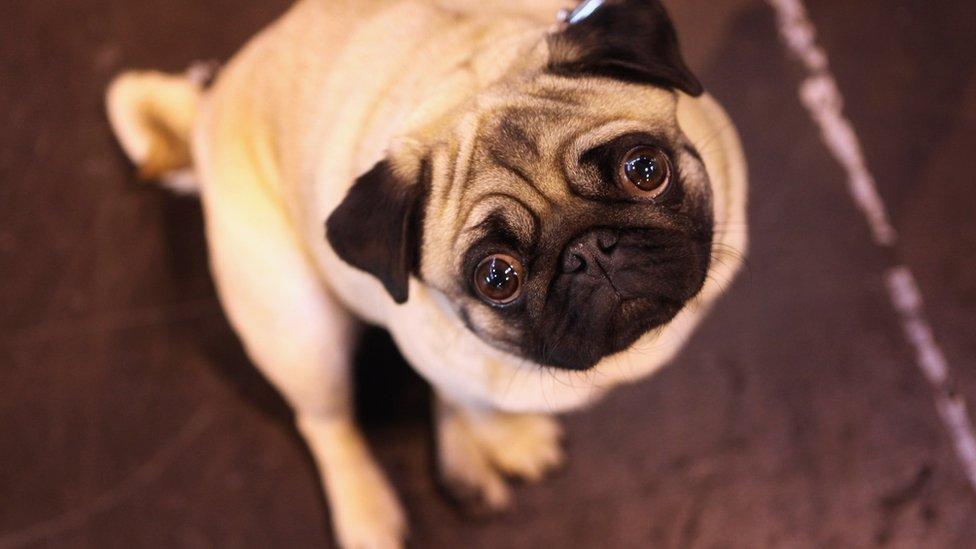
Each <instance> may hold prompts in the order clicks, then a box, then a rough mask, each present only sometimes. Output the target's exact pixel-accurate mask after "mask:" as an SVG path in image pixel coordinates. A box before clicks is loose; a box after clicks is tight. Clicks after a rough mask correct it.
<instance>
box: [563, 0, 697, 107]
mask: <svg viewBox="0 0 976 549" xmlns="http://www.w3.org/2000/svg"><path fill="white" fill-rule="evenodd" d="M549 70H550V71H552V72H554V73H557V74H565V75H590V76H605V77H610V78H616V79H620V80H626V81H628V82H638V83H645V84H654V85H657V86H664V87H668V88H676V89H679V90H681V91H683V92H685V93H687V94H689V95H694V96H698V95H701V94H702V92H703V91H704V90H703V89H702V85H701V83H700V82H699V81H698V78H696V77H695V75H694V74H692V73H691V70H689V69H688V66H687V65H686V64H685V62H684V59H682V57H681V51H680V48H679V47H678V36H677V33H676V32H675V30H674V25H673V24H672V23H671V19H670V18H669V17H668V14H667V11H665V9H664V6H663V5H661V2H660V1H659V0H602V2H601V1H600V0H589V1H587V2H583V3H582V4H580V6H579V7H578V8H577V9H576V11H574V12H572V13H571V14H570V15H569V17H568V19H567V25H566V27H565V28H564V29H562V30H560V31H558V32H556V33H554V34H551V35H550V36H549Z"/></svg>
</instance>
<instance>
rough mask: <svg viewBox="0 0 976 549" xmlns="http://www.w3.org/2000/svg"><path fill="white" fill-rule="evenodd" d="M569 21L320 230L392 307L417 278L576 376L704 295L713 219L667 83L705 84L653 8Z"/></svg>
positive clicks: (705, 184) (509, 346) (482, 330)
mask: <svg viewBox="0 0 976 549" xmlns="http://www.w3.org/2000/svg"><path fill="white" fill-rule="evenodd" d="M578 15H579V13H577V14H575V16H577V19H582V20H580V21H576V22H571V23H570V24H569V25H568V26H567V28H565V29H563V30H561V31H560V32H557V33H554V34H552V35H550V36H549V37H548V38H547V55H546V61H545V63H542V64H541V65H542V66H537V67H534V69H530V70H519V71H517V73H516V74H513V75H511V76H509V77H507V78H505V79H503V80H502V81H500V82H498V83H497V84H495V85H494V86H492V87H490V88H489V89H486V90H484V91H483V92H482V93H480V94H479V95H478V97H477V98H476V100H475V101H474V102H473V103H472V104H470V105H467V106H466V107H465V108H464V110H463V112H460V113H457V114H455V115H454V116H453V118H452V121H451V123H449V124H446V125H445V126H444V129H443V131H441V132H439V133H438V135H437V137H436V138H435V139H427V140H426V141H425V142H424V143H422V146H414V147H410V149H411V150H410V152H405V153H400V154H399V155H397V154H394V155H393V156H392V157H391V158H388V159H387V160H385V161H383V162H381V163H380V164H378V165H377V166H376V167H375V168H374V169H373V170H371V171H370V172H369V173H367V174H366V175H364V176H363V177H361V178H360V179H359V180H358V181H357V183H356V185H354V187H353V188H352V190H351V191H350V193H349V195H348V196H347V198H346V199H345V201H344V202H343V203H342V204H341V205H340V207H339V208H338V209H337V210H336V211H335V212H334V213H333V215H332V216H331V217H330V219H329V222H328V237H329V240H330V242H331V244H332V246H333V248H334V249H335V250H336V252H337V253H338V254H339V256H340V257H342V258H343V259H345V260H346V261H347V262H349V263H350V264H352V265H354V266H356V267H358V268H360V269H363V270H366V271H367V272H370V273H372V274H373V275H375V276H376V277H377V278H379V279H380V280H381V281H382V282H383V283H384V284H385V286H386V288H387V289H388V291H389V292H390V293H391V295H392V296H393V297H394V299H396V300H397V301H399V302H403V301H406V299H407V298H408V295H407V287H408V279H409V276H410V275H411V274H414V275H416V276H418V277H419V278H420V279H421V280H423V281H424V282H425V283H427V284H429V285H430V286H432V287H434V288H436V289H438V290H439V291H440V292H442V293H443V294H444V295H445V296H447V297H448V298H449V299H450V301H451V303H452V304H453V307H454V310H455V311H456V314H457V315H458V316H459V318H460V319H461V320H462V321H463V322H464V323H465V324H466V325H467V326H468V328H469V329H470V330H471V331H472V332H474V333H475V334H476V335H477V336H478V337H480V338H481V339H483V340H484V341H486V342H487V343H489V344H491V345H493V346H495V347H497V348H500V349H502V350H505V351H507V352H510V353H513V354H516V355H520V356H522V357H525V358H526V359H529V360H531V361H533V362H536V363H539V364H543V365H549V366H555V367H560V368H567V369H573V370H582V369H587V368H590V367H592V366H593V365H595V364H596V363H597V362H599V361H600V359H602V358H603V357H605V356H608V355H611V354H614V353H617V352H620V351H622V350H625V349H627V348H628V347H630V346H631V345H632V344H633V343H634V342H635V341H637V339H638V338H640V337H641V336H642V335H644V334H646V333H647V332H648V331H650V330H653V329H655V328H658V327H660V326H662V325H665V324H666V323H668V322H669V321H670V320H671V319H672V318H674V316H675V315H676V314H677V313H678V312H679V311H680V310H681V309H682V308H683V307H684V306H685V304H686V303H687V302H688V301H689V300H691V299H692V298H693V297H694V296H695V295H696V294H697V293H698V292H699V290H701V288H702V286H703V284H704V281H705V279H706V276H707V273H708V269H709V264H710V258H711V247H712V234H713V223H714V220H713V215H712V211H713V208H712V199H711V186H710V183H709V180H708V176H707V174H706V171H705V168H704V165H703V164H702V160H701V157H700V156H699V154H698V152H697V151H696V150H695V148H694V146H693V144H692V143H690V142H689V141H688V140H687V138H686V137H685V136H684V135H683V134H682V132H681V131H680V128H679V127H678V124H677V117H676V104H677V94H676V92H675V90H681V91H683V92H685V93H688V94H692V95H697V94H700V93H701V88H700V85H699V84H698V82H697V80H696V79H695V78H694V76H693V75H691V73H690V72H689V71H688V69H687V68H686V67H685V65H684V63H683V62H682V60H681V58H680V55H679V54H678V48H677V42H676V39H675V37H674V31H673V28H672V27H671V24H670V22H669V21H668V19H667V16H666V15H665V13H664V11H663V8H662V7H661V6H660V4H658V3H657V2H649V1H638V0H623V1H618V2H606V3H604V5H602V6H600V7H599V8H598V9H596V10H595V11H593V12H592V13H591V14H589V16H588V17H587V18H585V19H583V18H581V17H578ZM570 21H574V19H573V16H571V19H570Z"/></svg>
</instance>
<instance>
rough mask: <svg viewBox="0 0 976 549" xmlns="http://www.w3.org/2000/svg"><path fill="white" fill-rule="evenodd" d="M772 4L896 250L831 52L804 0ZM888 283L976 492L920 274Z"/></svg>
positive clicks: (827, 126) (864, 203)
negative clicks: (848, 115)
mask: <svg viewBox="0 0 976 549" xmlns="http://www.w3.org/2000/svg"><path fill="white" fill-rule="evenodd" d="M766 1H767V2H768V3H769V5H770V6H771V7H772V8H773V10H774V11H775V12H776V16H777V21H778V25H779V33H780V38H781V39H782V41H783V44H784V45H785V46H786V47H787V49H788V50H789V51H790V53H792V54H793V55H794V56H795V57H796V58H797V59H799V60H800V62H801V63H802V64H803V66H804V68H805V69H806V71H807V76H806V78H805V79H804V81H803V83H802V84H801V85H800V100H801V102H802V103H803V105H804V107H806V109H807V110H808V111H809V113H810V116H811V118H813V120H814V122H816V123H817V125H818V126H819V127H820V133H821V136H822V138H823V142H824V144H825V145H826V146H827V148H828V149H829V150H830V152H831V154H832V155H833V156H834V158H835V159H836V160H837V162H839V163H840V164H841V166H842V167H843V168H844V169H845V170H846V172H847V177H848V190H849V191H850V193H851V197H852V198H853V200H854V202H855V203H856V204H857V206H858V207H859V208H860V209H861V211H862V212H863V213H864V216H865V218H866V219H867V222H868V225H869V226H870V228H871V234H872V237H873V239H874V242H875V244H877V245H878V246H880V247H882V248H885V249H888V250H893V249H894V247H895V244H896V243H897V241H898V233H897V232H896V231H895V229H894V227H893V226H892V225H891V222H890V221H889V218H888V213H887V211H886V208H885V205H884V201H883V200H882V198H881V196H880V194H879V193H878V188H877V185H876V183H875V179H874V176H873V175H872V174H871V171H870V170H869V169H868V168H867V162H866V161H865V159H864V153H863V151H862V147H861V141H860V139H859V138H858V136H857V132H856V131H855V129H854V126H853V124H851V121H850V120H848V119H847V118H846V117H845V116H844V112H843V110H844V98H843V96H842V95H841V93H840V90H839V88H838V86H837V80H836V79H835V78H834V75H833V74H832V73H831V71H830V62H829V58H828V56H827V52H826V51H825V50H824V49H823V48H822V47H821V46H820V45H819V44H818V43H817V29H816V27H814V25H813V23H812V22H811V21H810V18H809V16H808V15H807V10H806V7H805V6H804V4H803V0H766ZM885 281H886V284H887V288H888V296H889V297H890V298H891V302H892V306H893V307H894V309H895V311H896V312H897V313H898V315H899V317H900V320H901V325H902V330H903V331H904V333H905V337H906V338H907V339H908V341H909V343H911V345H912V347H913V348H914V349H915V360H916V364H917V366H918V368H919V370H921V372H922V375H923V376H924V377H925V379H926V380H927V381H928V382H929V384H930V385H931V387H932V389H933V392H934V396H935V404H936V409H937V410H938V413H939V416H940V417H941V419H942V422H943V423H944V425H945V428H946V430H947V431H948V434H949V437H950V438H951V440H952V445H953V447H954V449H955V451H956V456H957V457H958V459H959V461H960V462H961V464H962V467H963V470H964V473H965V475H966V477H967V479H968V480H969V483H970V486H971V487H972V488H973V490H976V430H974V429H973V423H972V420H971V418H970V416H969V413H968V411H967V406H966V401H965V399H964V398H963V397H962V395H959V394H958V393H956V391H955V390H954V389H953V378H952V375H951V371H950V368H949V363H948V361H947V360H946V358H945V353H943V352H942V349H941V348H940V347H939V345H938V343H937V342H936V341H935V336H934V334H933V332H932V326H931V324H930V323H929V321H928V319H927V318H926V316H925V312H924V309H925V304H924V301H923V299H922V295H921V293H920V292H919V289H918V284H917V282H916V281H915V275H913V274H912V271H911V269H909V268H908V267H907V266H905V265H896V266H894V267H892V268H891V269H889V270H888V271H887V272H886V273H885Z"/></svg>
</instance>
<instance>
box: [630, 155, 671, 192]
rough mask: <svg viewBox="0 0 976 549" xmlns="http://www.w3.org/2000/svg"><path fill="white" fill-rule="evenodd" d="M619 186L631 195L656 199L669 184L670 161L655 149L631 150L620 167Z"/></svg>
mask: <svg viewBox="0 0 976 549" xmlns="http://www.w3.org/2000/svg"><path fill="white" fill-rule="evenodd" d="M619 179H620V185H621V187H623V189H624V190H625V191H627V192H629V193H630V194H632V195H635V196H639V197H642V198H657V197H659V196H661V195H662V194H664V191H666V190H668V185H670V183H671V160H669V159H668V155H667V154H665V153H664V151H662V150H661V149H658V148H656V147H647V146H641V147H635V148H633V149H631V151H630V152H629V153H627V155H626V156H624V160H623V162H622V163H621V165H620V175H619Z"/></svg>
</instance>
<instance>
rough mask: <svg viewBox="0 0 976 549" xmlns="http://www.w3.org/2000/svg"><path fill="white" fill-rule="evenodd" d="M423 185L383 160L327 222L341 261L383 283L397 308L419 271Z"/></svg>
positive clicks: (332, 243)
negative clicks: (413, 276) (413, 277)
mask: <svg viewBox="0 0 976 549" xmlns="http://www.w3.org/2000/svg"><path fill="white" fill-rule="evenodd" d="M421 179H422V174H416V175H415V176H408V175H404V174H400V173H398V172H397V171H396V170H395V169H394V167H393V166H392V165H391V163H390V161H388V160H384V161H382V162H380V163H378V164H376V166H374V167H373V169H371V170H370V171H369V172H367V173H366V174H365V175H363V176H362V177H360V178H359V179H357V180H356V183H355V184H354V185H353V186H352V189H350V190H349V193H348V194H347V195H346V198H345V199H344V200H343V201H342V203H341V204H339V207H338V208H336V209H335V211H334V212H332V215H330V216H329V219H328V221H326V238H328V240H329V244H331V245H332V248H333V249H334V250H335V252H336V253H337V254H338V255H339V257H340V258H342V259H343V261H345V262H347V263H349V264H350V265H352V266H353V267H356V268H357V269H360V270H363V271H366V272H367V273H369V274H371V275H373V276H375V277H376V278H377V279H379V281H380V282H382V283H383V286H385V287H386V291H387V292H389V293H390V295H391V296H392V297H393V299H394V300H395V301H396V302H397V303H404V302H406V301H407V296H408V290H409V281H410V273H411V272H412V271H413V270H414V269H415V268H417V267H418V261H419V255H420V234H421V231H422V219H421V217H422V215H423V211H422V210H423V196H424V190H423V185H422V182H421V181H420V180H421Z"/></svg>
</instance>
